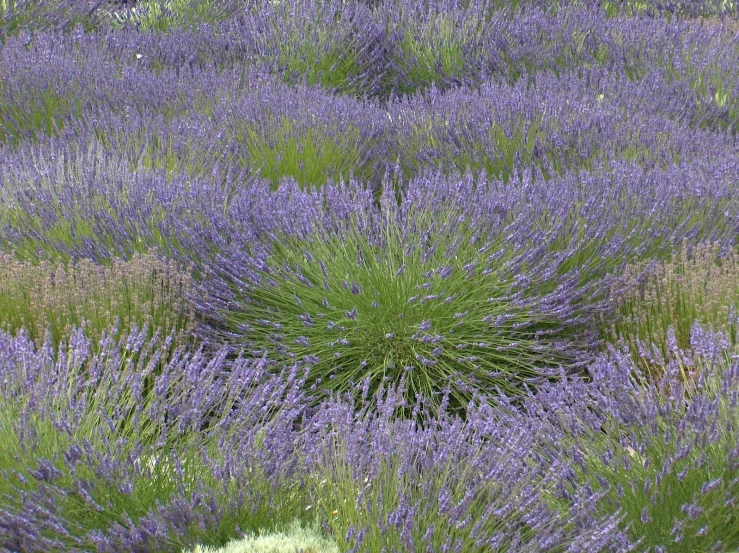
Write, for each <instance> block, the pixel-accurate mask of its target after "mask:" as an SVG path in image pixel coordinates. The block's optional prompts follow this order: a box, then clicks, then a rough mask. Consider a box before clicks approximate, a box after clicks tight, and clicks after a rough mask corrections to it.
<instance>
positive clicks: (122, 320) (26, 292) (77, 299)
mask: <svg viewBox="0 0 739 553" xmlns="http://www.w3.org/2000/svg"><path fill="white" fill-rule="evenodd" d="M192 285H193V283H192V278H191V276H190V275H189V274H188V273H187V272H186V271H183V270H180V269H179V268H178V267H177V266H176V265H175V264H174V263H173V262H172V261H170V260H166V259H160V258H158V257H157V256H156V255H155V254H154V253H153V252H149V253H147V254H135V255H134V256H133V257H132V258H131V259H130V260H128V261H126V260H123V259H114V260H113V261H112V263H111V264H110V265H100V264H97V263H94V262H92V261H90V260H87V259H83V260H79V261H76V262H73V263H70V264H69V265H65V264H63V263H50V262H48V261H42V262H41V263H39V264H32V263H30V262H23V261H18V260H17V259H15V258H14V257H12V256H10V255H6V254H0V327H1V328H3V329H4V330H6V331H8V332H11V333H15V332H18V331H19V330H20V329H21V328H23V329H25V332H26V333H27V335H28V336H29V337H30V338H31V339H33V340H35V341H37V342H39V341H43V340H44V339H45V336H46V333H47V331H48V332H49V333H50V334H51V340H52V343H54V344H58V343H59V340H60V339H62V338H63V337H64V336H68V335H69V332H70V331H71V329H72V327H78V328H79V327H80V326H81V325H82V324H83V323H84V324H85V327H86V333H87V336H88V337H90V338H91V339H92V340H93V343H95V342H96V341H97V340H99V339H100V338H101V336H102V333H103V331H105V330H106V329H109V328H110V327H111V326H112V325H114V324H116V322H118V324H119V330H120V331H121V332H125V331H126V330H130V329H131V328H132V327H134V326H137V327H138V328H143V326H144V325H149V328H150V330H151V332H152V333H153V332H154V331H155V330H156V329H157V328H160V329H162V331H163V332H165V333H168V332H169V331H171V330H173V329H176V330H178V331H179V332H180V336H179V337H182V336H184V334H185V333H186V332H189V331H190V330H192V328H193V327H194V311H193V309H192V308H191V307H190V306H189V304H188V301H187V296H188V293H189V292H190V290H191V289H192Z"/></svg>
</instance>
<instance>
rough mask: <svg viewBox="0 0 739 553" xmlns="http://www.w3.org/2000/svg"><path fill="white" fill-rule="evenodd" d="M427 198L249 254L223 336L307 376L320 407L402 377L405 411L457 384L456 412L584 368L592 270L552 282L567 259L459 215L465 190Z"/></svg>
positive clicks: (224, 314) (275, 239)
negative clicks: (585, 306) (478, 394)
mask: <svg viewBox="0 0 739 553" xmlns="http://www.w3.org/2000/svg"><path fill="white" fill-rule="evenodd" d="M457 182H458V181H457ZM433 185H436V186H437V188H436V191H435V192H432V191H431V188H430V187H431V186H432V184H431V180H429V181H424V182H423V183H420V182H417V183H416V184H415V186H414V189H413V191H412V192H409V194H408V195H407V197H406V198H405V199H404V200H403V201H402V202H401V206H400V207H399V206H398V204H397V203H396V200H395V197H394V195H393V194H392V193H389V194H386V195H385V196H384V199H383V204H382V207H380V208H377V209H372V208H370V209H369V210H368V211H366V212H364V213H362V214H360V213H357V212H355V213H353V214H352V213H349V216H348V217H344V218H343V219H342V221H343V222H342V221H337V222H336V225H337V226H336V227H330V228H329V226H324V227H323V228H322V227H321V225H320V224H318V223H312V225H313V226H314V230H313V231H309V232H306V233H301V232H299V231H298V232H295V233H289V232H287V230H280V229H276V230H275V231H274V232H271V233H270V234H269V236H270V237H271V238H270V239H269V240H268V244H267V246H266V253H261V252H259V248H258V247H257V245H252V246H251V250H250V251H251V254H252V261H251V262H250V265H249V267H248V268H245V271H248V272H247V273H246V274H245V277H248V280H247V279H246V278H245V279H244V280H242V281H241V283H239V284H238V285H237V284H236V283H233V282H232V285H231V293H232V294H233V300H232V301H231V303H230V304H229V305H227V308H222V309H221V314H220V315H221V319H222V324H223V330H225V331H226V332H227V333H230V334H229V338H230V339H236V340H237V341H238V342H239V343H240V344H243V345H244V346H245V347H246V348H247V349H248V350H249V352H250V353H251V354H252V355H255V356H259V357H261V356H263V355H266V356H267V357H268V359H272V360H275V361H276V360H281V361H283V362H284V361H288V362H290V363H293V362H295V363H299V364H301V365H302V366H303V367H304V368H305V371H306V385H307V389H308V390H311V391H312V392H311V393H312V394H313V396H314V399H315V400H319V399H320V396H326V395H328V394H330V393H331V392H338V393H340V394H343V393H344V392H346V391H349V390H351V389H352V388H353V387H355V386H356V385H357V384H358V383H359V382H360V381H361V380H362V379H364V378H366V377H369V378H370V381H371V385H370V388H371V389H372V390H373V391H374V390H376V389H377V388H378V387H379V386H380V385H381V384H383V383H387V382H393V383H397V382H398V381H399V380H400V379H401V377H402V376H405V378H406V380H407V382H408V386H407V393H408V398H409V399H410V401H411V402H412V401H413V399H414V398H415V397H416V395H417V394H421V395H424V396H426V397H431V398H434V397H435V398H436V399H437V401H438V396H439V395H440V390H441V389H442V388H443V387H444V386H445V385H447V384H452V388H453V391H452V394H451V395H452V404H453V407H454V408H462V407H464V406H465V405H466V404H467V403H468V401H469V398H470V397H471V396H470V393H471V392H472V391H473V390H481V391H483V392H484V393H491V394H494V393H496V391H497V390H501V391H503V392H504V393H506V394H511V395H513V394H516V393H518V392H520V391H521V390H522V389H523V387H524V385H525V384H529V385H535V384H536V383H537V382H540V381H541V380H542V379H546V378H547V377H549V376H551V375H552V370H551V367H553V366H555V365H567V364H568V363H575V362H577V360H578V354H579V353H580V351H581V350H582V349H583V348H584V342H585V341H586V340H587V335H588V334H587V331H586V330H585V329H584V328H583V322H584V321H585V320H587V319H586V318H585V316H584V315H583V313H582V312H581V311H580V310H579V308H578V305H579V304H578V301H580V300H581V297H582V295H583V292H582V290H584V289H585V288H586V285H581V283H580V282H579V279H580V277H581V276H582V275H584V274H586V273H587V271H586V270H583V271H582V272H578V273H577V274H576V275H574V276H573V275H567V274H565V275H563V274H558V269H559V267H558V265H557V264H558V263H561V264H564V263H566V255H571V251H570V250H569V249H568V250H567V253H562V252H560V253H559V256H558V257H556V258H554V257H550V256H548V255H546V254H543V253H541V252H538V253H539V254H541V257H540V258H538V259H537V258H536V257H535V256H536V255H537V252H535V250H533V249H532V248H531V246H529V247H528V248H525V246H523V244H522V245H521V246H517V244H515V243H512V241H509V240H507V238H506V233H504V232H502V231H501V229H500V227H498V228H496V227H495V224H496V223H495V221H491V220H490V219H489V215H488V212H485V209H481V210H480V212H479V213H477V214H473V215H470V211H467V210H465V209H463V207H462V205H463V204H464V203H465V202H469V199H470V197H468V196H465V193H464V192H463V191H462V190H466V189H467V187H469V186H471V182H470V181H469V180H468V181H465V183H464V184H459V185H458V188H456V189H453V190H452V188H453V186H452V185H451V184H450V183H447V186H448V187H449V189H448V190H446V191H445V192H442V191H441V188H442V186H443V185H442V184H441V183H440V182H436V181H434V182H433ZM426 186H428V187H429V188H428V189H426V188H425V187H426ZM455 186H456V185H455ZM326 194H327V198H328V196H329V194H328V192H327V193H326ZM332 194H334V193H332ZM445 194H448V195H446V196H445ZM460 198H462V199H460ZM294 201H296V202H297V201H298V198H295V200H294ZM481 201H482V200H481ZM465 207H467V206H465ZM498 209H499V210H500V208H498ZM296 223H297V226H299V223H298V222H297V221H296ZM497 223H498V224H500V219H498V220H497ZM518 224H521V223H520V222H519V223H518ZM512 226H514V224H512ZM532 232H533V231H532ZM524 240H526V239H524ZM524 251H525V253H524ZM578 286H582V289H581V290H580V295H578V291H577V287H578ZM578 330H579V334H576V332H577V331H578Z"/></svg>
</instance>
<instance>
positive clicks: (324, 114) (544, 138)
mask: <svg viewBox="0 0 739 553" xmlns="http://www.w3.org/2000/svg"><path fill="white" fill-rule="evenodd" d="M98 69H99V70H92V69H89V68H84V67H81V68H80V69H75V70H69V71H67V70H63V71H60V70H59V69H58V68H56V69H52V68H51V67H49V68H38V69H37V73H38V75H37V76H36V77H31V76H30V75H28V76H27V77H28V78H27V80H25V81H19V84H18V85H17V86H18V88H17V89H16V93H17V94H18V96H17V98H14V100H13V103H12V107H11V109H9V110H8V111H7V112H6V115H5V118H6V125H5V129H6V130H5V132H6V133H9V134H6V138H7V137H9V136H10V135H12V139H11V142H14V143H16V144H17V146H16V147H15V148H10V147H8V148H4V149H0V156H2V158H3V162H4V164H5V165H15V164H16V163H21V164H24V163H26V162H22V161H20V159H27V158H28V156H29V155H30V154H29V151H31V150H33V151H37V152H38V155H43V156H46V155H47V152H49V153H50V152H52V151H54V150H58V149H59V146H58V144H59V143H61V144H66V146H64V147H63V149H64V148H66V149H72V150H73V149H74V148H75V147H77V146H78V145H79V146H81V147H83V148H86V147H87V146H88V145H89V144H90V142H91V141H93V140H96V141H100V142H102V144H103V145H104V146H105V147H106V148H107V149H110V150H114V151H115V152H116V154H117V155H119V156H122V157H123V158H125V159H127V160H128V164H129V166H130V167H131V168H132V169H133V168H134V167H136V166H137V165H138V164H141V165H143V166H144V167H145V168H152V169H153V168H156V169H166V170H167V171H168V172H169V173H170V174H176V173H185V174H187V175H189V176H190V177H195V176H198V177H200V176H205V175H207V176H210V175H212V174H213V171H214V170H215V168H216V167H217V166H220V167H225V166H226V165H228V166H231V167H232V168H233V169H234V170H236V171H240V170H241V169H244V168H245V169H247V170H248V171H247V174H249V175H250V176H253V177H262V178H265V179H268V180H270V181H271V182H272V184H273V186H276V185H277V184H278V183H279V181H280V180H282V179H284V178H287V177H292V178H294V179H296V180H297V181H298V183H299V184H300V185H302V186H304V187H320V186H323V185H324V184H326V182H327V181H329V180H334V181H335V182H337V181H339V180H340V179H343V180H345V181H346V180H348V178H349V176H350V174H353V175H354V177H355V178H357V179H358V180H360V181H363V182H365V184H366V185H367V186H370V187H372V188H374V189H375V190H376V191H378V192H379V188H380V184H381V182H380V181H381V179H382V176H383V174H384V173H385V171H386V170H387V169H389V168H393V167H394V166H395V165H396V164H397V165H399V166H400V168H401V170H402V173H401V177H402V181H403V182H406V181H407V180H408V179H409V178H412V177H413V176H415V175H417V174H421V173H422V172H423V171H424V170H427V169H428V168H432V169H433V168H443V169H444V170H445V171H447V172H448V173H452V172H454V171H459V172H461V173H464V172H465V170H466V169H467V168H470V169H471V170H472V172H473V174H474V175H476V176H477V175H478V174H479V173H484V174H485V176H487V177H488V178H503V179H504V180H507V179H509V178H510V177H511V176H512V174H513V173H514V172H516V171H517V170H519V169H520V168H522V167H531V166H535V167H537V168H539V169H541V170H544V171H545V173H546V174H548V175H549V174H556V173H558V174H562V173H564V172H566V171H568V170H572V171H577V170H579V169H582V168H585V169H592V167H593V166H594V165H595V164H597V163H599V162H600V161H602V160H604V159H607V158H610V157H616V158H626V159H627V160H631V161H637V162H639V163H640V164H641V165H643V166H645V167H647V168H650V167H661V168H666V167H667V166H669V165H670V164H671V163H675V162H681V161H689V160H691V159H709V160H710V159H714V158H716V157H721V156H731V155H732V154H733V153H734V152H735V151H736V146H735V143H734V139H733V137H732V136H731V135H729V134H727V133H725V132H722V131H721V130H720V128H715V129H714V132H711V130H710V129H703V130H701V129H698V128H696V127H697V126H698V125H697V124H696V122H700V121H701V120H702V121H703V122H704V123H706V122H708V121H714V122H715V121H716V120H717V119H716V118H717V117H720V116H721V114H720V113H719V111H717V110H718V109H719V108H718V107H716V106H714V107H715V109H714V108H710V106H709V108H710V109H709V108H701V109H702V110H704V111H703V112H699V111H696V109H694V105H696V104H697V102H698V96H696V95H695V94H694V93H692V92H691V91H690V89H689V88H688V87H681V86H680V85H678V84H675V83H673V84H670V83H669V78H668V77H667V75H666V73H665V72H664V71H655V72H652V73H650V74H649V75H648V76H646V77H645V78H644V79H643V80H642V81H641V82H639V83H635V82H632V81H630V80H629V79H628V78H626V77H619V76H614V75H609V74H607V73H605V71H604V70H601V69H592V70H589V71H586V72H584V73H583V74H581V75H576V74H573V73H570V74H567V75H564V76H560V77H557V76H556V75H554V74H552V73H541V74H540V75H539V76H538V77H537V80H536V83H535V84H533V85H530V84H528V83H524V82H523V80H521V81H518V82H517V83H516V84H515V85H506V84H497V83H494V82H491V81H488V82H485V83H483V84H482V85H481V86H480V87H479V88H478V89H469V88H462V89H458V90H452V91H447V92H441V91H437V90H432V91H431V92H429V93H428V94H426V95H424V96H420V95H416V96H413V97H411V98H408V99H396V100H393V101H391V102H389V103H387V104H385V105H380V104H379V103H378V102H376V101H370V100H364V101H359V100H354V99H350V98H347V97H335V96H330V95H328V94H326V93H325V92H323V91H322V90H321V89H319V88H316V87H304V86H297V87H288V86H287V85H284V84H280V83H276V82H275V81H274V80H273V78H270V77H268V76H266V75H264V74H260V73H253V72H242V71H239V70H234V71H232V72H231V71H229V72H221V73H214V72H213V71H210V72H202V73H200V74H199V75H198V78H194V80H192V81H190V80H185V79H183V78H182V77H181V76H178V75H177V74H175V73H172V72H167V73H163V74H161V75H160V76H159V77H156V76H155V75H153V74H151V73H150V72H149V71H147V70H143V69H140V68H139V69H133V68H130V69H126V70H125V71H123V72H122V73H121V74H119V75H117V74H116V73H115V72H114V70H113V68H112V67H107V68H106V70H103V68H102V67H100V68H98ZM52 77H53V79H52ZM49 79H52V80H49ZM21 83H22V84H21ZM49 86H52V87H53V89H54V90H53V91H52V89H51V88H47V87H49ZM44 90H46V92H42V91H44ZM70 91H73V92H74V95H75V97H76V98H77V100H75V102H74V105H72V104H69V103H68V102H67V101H66V100H63V98H64V95H66V94H70ZM21 92H23V95H22V96H20V94H21ZM83 98H85V99H86V100H82V99H83ZM691 106H692V107H691ZM705 109H708V111H707V112H706V111H705ZM55 110H56V112H55ZM55 113H56V115H54V114H55ZM700 113H703V114H704V115H705V114H707V115H705V117H703V115H700ZM702 117H703V119H702ZM706 124H707V123H706ZM46 133H50V134H54V135H57V136H56V137H55V138H54V139H50V138H48V137H46ZM33 138H35V140H31V139H33ZM57 139H58V141H59V142H57ZM26 142H27V144H25V143H26ZM547 170H549V171H547ZM237 185H238V184H237V183H236V184H235V186H237Z"/></svg>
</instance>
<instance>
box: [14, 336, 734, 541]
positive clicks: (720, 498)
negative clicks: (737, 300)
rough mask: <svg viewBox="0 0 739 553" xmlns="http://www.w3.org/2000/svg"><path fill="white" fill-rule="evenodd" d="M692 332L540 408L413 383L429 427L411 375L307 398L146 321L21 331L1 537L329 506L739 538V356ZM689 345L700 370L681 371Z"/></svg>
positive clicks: (415, 518)
mask: <svg viewBox="0 0 739 553" xmlns="http://www.w3.org/2000/svg"><path fill="white" fill-rule="evenodd" d="M694 334H695V336H696V339H695V342H694V346H693V349H692V350H691V351H682V352H681V351H678V350H674V351H673V352H672V353H671V356H670V360H669V366H670V369H669V371H668V373H667V375H666V377H665V378H664V379H663V380H662V381H661V382H659V383H657V384H653V385H651V387H647V388H645V387H644V386H643V384H635V383H634V381H633V374H634V369H635V367H634V366H633V364H632V360H631V359H629V357H628V354H625V353H622V352H619V351H618V350H613V351H612V352H611V353H609V354H607V355H604V356H602V357H601V358H599V359H598V360H596V362H595V363H593V364H592V366H591V373H592V375H593V379H592V381H591V382H590V383H586V382H584V381H582V380H579V379H578V380H574V381H569V382H565V381H562V382H560V383H559V384H556V385H550V386H544V387H542V388H541V389H540V391H539V392H538V393H537V394H535V395H530V396H529V397H528V398H527V399H526V401H525V403H524V405H523V406H522V407H517V406H514V405H510V406H508V407H506V406H498V407H497V408H496V410H495V411H492V410H491V409H490V407H488V406H487V402H486V401H481V402H480V401H477V400H480V399H483V398H484V396H479V395H478V396H477V400H476V401H473V404H471V410H470V416H469V418H468V419H467V420H466V421H462V420H460V419H458V418H456V417H452V416H449V415H447V414H446V411H445V408H444V403H442V406H441V408H440V409H439V410H438V411H427V409H428V406H425V405H424V403H423V402H422V401H419V402H416V405H415V409H414V412H421V411H424V412H428V413H430V414H432V415H433V416H432V417H431V418H430V419H429V420H430V421H431V422H427V423H426V424H423V425H420V426H419V425H417V424H414V423H413V422H411V421H408V420H403V419H398V418H396V416H395V414H396V412H397V409H398V408H400V407H403V406H407V404H405V403H404V402H403V400H402V398H403V393H402V391H403V386H404V383H403V382H401V383H400V384H399V386H397V387H395V386H390V387H388V388H383V389H381V390H379V391H378V394H377V395H376V396H375V400H376V404H377V405H379V408H377V409H369V404H368V403H367V401H366V399H367V392H368V389H367V388H366V386H365V388H364V395H363V397H364V400H363V401H361V402H359V403H358V402H356V401H350V400H342V399H340V398H339V397H335V398H334V399H333V400H331V401H328V402H325V403H323V404H322V405H321V406H320V407H319V408H318V409H308V408H307V406H306V401H305V395H304V393H303V391H302V387H303V383H304V380H303V379H302V378H301V376H300V375H301V372H302V371H298V370H296V369H295V368H293V369H292V370H291V369H290V367H285V368H284V370H283V372H282V375H281V378H278V377H275V376H274V375H270V374H268V373H267V372H266V371H265V370H264V366H263V365H262V363H261V362H259V361H255V362H251V361H247V360H245V359H243V358H241V357H239V358H237V359H235V360H234V359H232V360H230V361H229V360H228V359H227V356H226V352H225V351H221V352H220V353H217V354H215V355H214V356H213V357H210V356H207V355H204V354H203V353H202V351H201V352H194V353H184V352H182V351H181V350H180V351H178V352H176V353H174V354H173V356H172V357H171V358H162V357H161V356H160V355H159V353H158V352H159V351H161V350H160V349H159V346H160V345H162V342H161V341H159V340H158V339H156V338H155V339H154V340H152V341H151V342H148V343H147V342H146V340H143V339H142V336H143V335H139V334H137V332H136V331H135V330H134V332H133V333H132V334H131V335H129V336H120V337H118V336H117V334H116V331H115V330H114V329H113V330H112V331H111V333H110V334H109V335H108V337H107V338H104V340H103V341H102V342H101V346H102V347H101V349H99V350H98V351H99V353H96V354H93V353H91V348H90V343H89V340H87V339H86V338H85V337H84V334H83V333H80V332H75V333H73V334H72V335H71V336H70V341H69V345H68V347H67V348H66V349H65V348H64V347H63V348H62V349H60V351H59V353H58V354H57V355H52V352H51V351H49V348H48V346H46V347H43V348H39V349H37V348H35V347H34V345H33V344H32V343H31V342H30V341H28V340H27V339H25V338H24V337H23V336H18V337H15V338H13V337H10V336H8V335H7V334H2V335H0V356H1V357H2V362H1V363H0V367H2V382H3V384H2V388H0V390H1V393H2V400H3V401H2V404H1V405H2V406H3V408H2V416H3V419H5V421H6V423H4V425H3V432H4V434H5V437H4V439H3V441H2V442H0V443H2V444H3V447H2V448H0V452H1V453H2V454H0V463H2V465H0V466H1V467H2V470H3V471H4V474H5V478H4V479H3V483H2V484H1V485H0V489H1V490H2V492H3V496H4V502H3V508H2V509H3V516H2V517H0V521H1V522H0V547H2V548H3V550H7V551H17V550H23V551H29V552H32V551H48V550H49V549H58V548H64V549H65V550H67V551H85V550H89V549H91V548H94V549H95V550H97V551H140V550H142V549H146V550H157V551H176V550H178V549H180V548H183V547H192V546H193V545H194V544H195V543H197V542H200V543H210V544H214V545H217V544H222V543H224V542H226V541H228V540H229V539H231V538H232V537H235V536H236V535H238V533H239V531H240V530H241V531H255V530H256V528H255V526H258V525H260V524H261V525H262V526H263V527H271V525H273V524H274V523H275V522H277V521H281V520H282V521H284V520H286V519H287V517H289V518H293V517H298V518H299V519H302V520H303V521H305V522H310V520H311V519H312V518H313V514H314V513H315V516H316V517H317V519H316V520H318V521H319V522H321V523H322V525H323V528H324V530H325V531H326V533H327V534H328V535H329V536H333V537H334V539H336V541H337V542H339V543H342V544H344V545H343V547H346V548H348V549H349V550H352V551H357V552H358V551H376V550H378V548H379V547H380V546H381V545H385V546H388V545H392V546H393V547H395V548H396V550H397V551H417V550H418V549H419V547H423V548H424V549H425V550H429V551H478V550H482V548H489V547H496V548H503V549H505V550H510V551H531V552H539V551H541V552H543V551H573V552H574V551H583V550H588V551H634V550H640V549H639V548H643V547H645V546H647V547H652V548H654V549H655V550H656V551H659V550H668V549H670V550H675V548H677V550H679V551H682V550H685V551H688V550H695V549H698V550H701V551H711V550H715V551H719V550H726V549H731V548H733V547H736V546H737V536H736V534H735V532H733V530H732V529H734V528H735V527H736V525H735V524H734V523H735V512H736V511H735V502H736V500H737V462H736V457H737V454H736V451H737V450H736V440H735V437H734V434H733V433H732V429H733V428H734V425H735V424H736V416H737V413H736V409H737V407H736V383H735V380H736V377H737V364H736V357H735V356H734V357H732V353H733V351H732V350H731V349H730V348H728V342H727V340H726V337H725V336H722V335H720V334H719V335H714V334H711V333H710V332H705V331H703V330H701V329H700V328H697V329H696V331H695V333H694ZM132 355H138V361H137V362H136V363H127V362H126V360H127V359H130V358H131V356H132ZM54 358H56V361H55V360H54ZM685 359H692V360H693V361H694V362H696V363H698V364H699V366H700V367H701V372H700V376H699V378H698V379H697V380H695V381H686V380H684V379H682V378H681V375H682V374H683V373H682V372H681V370H680V367H681V363H683V362H685V361H684V360H685ZM152 367H159V368H160V371H159V372H158V373H157V374H156V375H155V376H153V381H154V383H153V387H151V386H150V387H147V384H146V382H145V380H146V379H147V378H149V377H152V374H151V369H152ZM142 390H148V392H143V393H142ZM447 393H448V390H447ZM122 398H123V399H122ZM686 399H689V401H686ZM278 405H279V407H278ZM266 413H270V416H269V417H266V416H265V414H266ZM299 417H302V422H301V424H300V425H298V426H296V425H295V422H296V421H297V419H298V418H299ZM245 490H250V491H251V492H246V491H245ZM296 490H297V491H298V493H297V494H296V493H295V492H296ZM252 492H253V493H252ZM676 494H678V495H677V496H676ZM668 497H669V499H667V498H668ZM662 498H665V500H662ZM104 513H108V515H105V516H104ZM113 513H115V514H116V516H115V517H114V518H111V517H110V515H111V514H113ZM41 520H43V523H42V524H41V523H40V522H39V521H41ZM239 529H240V530H239Z"/></svg>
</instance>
